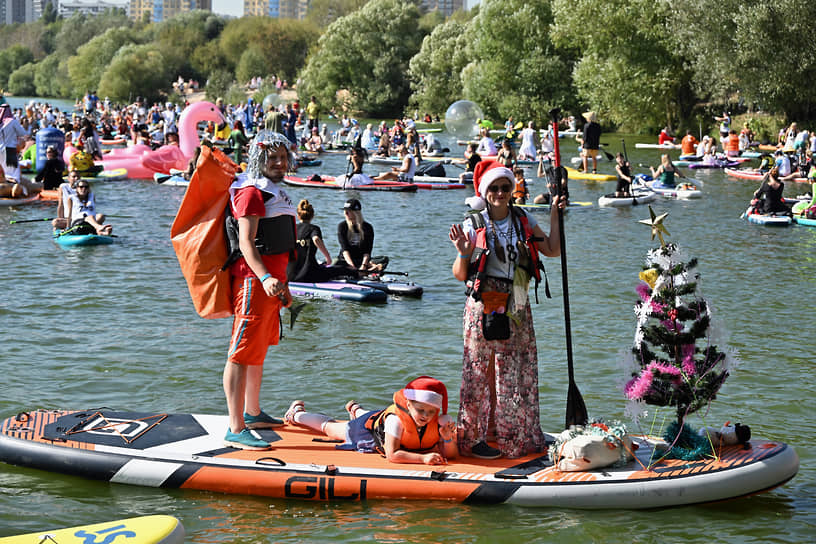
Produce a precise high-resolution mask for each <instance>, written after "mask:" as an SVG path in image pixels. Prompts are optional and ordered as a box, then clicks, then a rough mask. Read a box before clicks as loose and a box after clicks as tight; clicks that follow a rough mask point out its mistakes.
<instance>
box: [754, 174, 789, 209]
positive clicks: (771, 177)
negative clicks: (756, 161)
mask: <svg viewBox="0 0 816 544" xmlns="http://www.w3.org/2000/svg"><path fill="white" fill-rule="evenodd" d="M779 178H780V174H779V168H777V167H773V168H771V171H770V172H768V174H767V175H766V176H765V179H764V180H762V185H760V187H759V189H757V190H756V191H754V197H753V199H751V206H753V208H754V210H756V213H760V214H763V215H788V216H790V215H792V213H791V209H790V207H789V206H788V205H787V204H785V200H784V199H783V197H782V192H783V191H784V190H785V183H784V182H782V180H781V179H779Z"/></svg>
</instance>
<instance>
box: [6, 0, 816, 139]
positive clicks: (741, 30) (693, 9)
mask: <svg viewBox="0 0 816 544" xmlns="http://www.w3.org/2000/svg"><path fill="white" fill-rule="evenodd" d="M814 20H816V4H814V3H812V2H801V1H798V0H685V1H684V2H674V1H672V0H607V1H606V2H596V1H594V0H482V2H481V3H480V5H479V6H477V7H476V8H474V9H472V10H470V11H469V12H457V13H454V14H453V15H452V16H451V17H448V18H444V17H442V16H441V15H439V13H438V12H435V11H434V12H430V13H423V12H422V9H421V6H420V2H418V1H411V0H370V1H365V0H335V1H330V0H314V1H313V2H312V3H311V7H310V11H309V13H308V15H307V17H306V19H305V20H304V21H292V20H285V21H282V20H277V19H270V18H266V17H242V18H239V19H227V18H223V17H220V16H218V15H214V14H212V13H209V12H203V11H194V12H190V13H185V14H183V15H180V16H178V17H176V18H173V19H171V20H168V21H165V22H161V23H150V22H147V21H140V22H133V21H130V20H128V19H127V18H126V17H125V16H124V14H123V13H122V12H121V11H119V10H111V11H109V12H107V13H105V14H103V15H99V16H96V17H89V16H83V15H75V16H73V17H71V18H70V19H66V20H61V19H58V18H56V17H54V16H53V15H51V16H49V17H43V19H41V20H40V21H37V22H35V23H29V24H27V25H6V26H4V27H0V86H4V87H5V88H7V89H8V90H10V91H11V92H13V93H15V94H23V95H38V96H55V97H76V96H81V95H82V94H84V93H85V92H86V91H87V90H91V89H93V90H96V91H97V94H99V95H100V96H103V95H104V96H109V97H110V98H111V99H112V100H118V101H125V100H129V99H131V98H132V97H134V96H136V95H141V96H145V97H147V98H149V99H159V98H161V97H163V96H166V95H167V94H168V93H170V92H171V91H172V88H171V87H170V85H171V82H172V81H173V80H175V79H176V78H177V77H178V76H182V77H183V78H185V79H190V78H192V79H196V80H198V81H201V82H202V83H203V82H207V81H209V85H208V95H209V96H211V97H214V96H225V98H227V99H230V98H231V97H232V96H233V95H234V96H236V97H240V96H241V95H240V94H236V90H237V89H238V88H239V86H240V83H245V82H246V81H247V80H249V79H250V78H251V77H253V76H257V75H260V76H264V77H266V76H268V75H270V74H275V75H277V76H278V77H281V78H283V79H287V80H288V81H290V82H294V81H297V82H298V92H299V94H300V96H301V97H303V98H305V97H307V96H310V95H315V96H317V97H318V100H319V102H320V103H321V104H322V105H323V107H324V108H329V107H332V106H337V107H344V108H347V109H349V110H351V111H353V112H357V113H363V114H366V115H369V116H373V117H388V116H396V115H401V114H402V113H403V112H405V111H413V110H419V111H420V112H426V111H427V112H431V113H437V114H440V115H441V114H443V113H444V111H445V109H446V108H447V107H448V105H450V104H451V103H452V102H454V101H456V100H459V99H462V98H466V99H470V100H473V101H475V102H477V103H478V104H479V105H480V106H481V107H482V109H483V110H484V111H485V114H486V115H487V116H489V117H491V118H494V119H504V118H506V117H508V116H510V115H513V116H514V117H515V118H516V119H522V120H527V119H532V120H536V121H538V122H544V121H546V119H547V111H548V110H549V109H550V108H552V107H554V106H559V107H561V108H562V109H563V110H566V111H572V112H581V111H586V110H594V111H597V112H598V114H599V115H600V116H601V118H602V119H603V120H604V122H605V123H607V124H609V125H614V126H616V127H618V128H621V129H625V130H639V131H642V130H654V129H656V128H659V127H662V126H664V125H670V126H673V127H675V128H678V127H683V126H687V127H694V128H696V126H697V123H698V122H705V123H706V124H710V117H709V116H710V115H711V114H712V113H720V112H721V111H722V110H723V109H727V110H729V111H732V110H733V111H764V112H771V113H775V114H778V115H780V116H784V117H786V118H788V119H800V120H802V119H810V118H812V117H813V116H814V113H816V110H815V109H814V105H816V104H815V103H814V102H815V101H816V99H814V97H813V93H810V92H808V91H809V85H808V84H809V83H810V82H811V81H813V76H814V75H815V73H816V56H814V55H812V54H811V52H810V49H811V48H810V47H808V46H807V40H806V38H805V37H806V36H809V35H810V31H809V30H810V29H811V28H812V26H811V24H812V21H814ZM237 86H238V87H237ZM702 120H704V121H702Z"/></svg>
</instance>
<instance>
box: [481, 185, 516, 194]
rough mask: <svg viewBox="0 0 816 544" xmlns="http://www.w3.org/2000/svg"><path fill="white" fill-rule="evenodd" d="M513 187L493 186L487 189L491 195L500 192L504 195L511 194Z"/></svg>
mask: <svg viewBox="0 0 816 544" xmlns="http://www.w3.org/2000/svg"><path fill="white" fill-rule="evenodd" d="M510 189H511V187H510V186H509V185H491V186H490V187H488V188H487V191H488V192H489V193H498V192H499V191H501V192H503V193H509V192H510Z"/></svg>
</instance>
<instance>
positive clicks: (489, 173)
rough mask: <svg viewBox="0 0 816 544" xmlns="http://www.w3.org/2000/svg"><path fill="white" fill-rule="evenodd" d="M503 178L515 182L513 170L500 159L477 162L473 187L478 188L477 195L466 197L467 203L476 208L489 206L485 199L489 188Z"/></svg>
mask: <svg viewBox="0 0 816 544" xmlns="http://www.w3.org/2000/svg"><path fill="white" fill-rule="evenodd" d="M501 178H507V180H508V181H510V183H513V180H514V179H515V178H514V177H513V171H512V170H510V169H509V168H507V167H506V166H503V165H502V164H501V163H500V162H498V161H494V160H486V161H479V162H478V163H476V168H474V170H473V188H474V189H475V190H476V195H475V196H471V197H468V198H466V199H465V204H467V205H468V206H470V207H471V208H473V209H474V210H479V211H481V210H484V209H485V208H486V207H487V201H486V200H485V199H484V195H485V193H487V188H488V187H490V184H491V183H493V182H494V181H496V180H497V179H501Z"/></svg>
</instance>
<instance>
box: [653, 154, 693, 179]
mask: <svg viewBox="0 0 816 544" xmlns="http://www.w3.org/2000/svg"><path fill="white" fill-rule="evenodd" d="M649 169H650V170H651V171H652V177H653V178H654V179H656V180H658V181H659V182H660V184H661V185H663V186H664V187H674V186H675V185H677V182H676V181H675V180H674V176H675V175H677V176H680V177H681V178H685V177H686V176H685V174H683V172H681V171H680V169H679V168H677V167H676V166H675V165H674V164H673V163H672V160H671V157H669V154H668V153H663V155H661V156H660V166H658V167H657V170H655V169H654V168H652V167H651V166H650V167H649Z"/></svg>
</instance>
